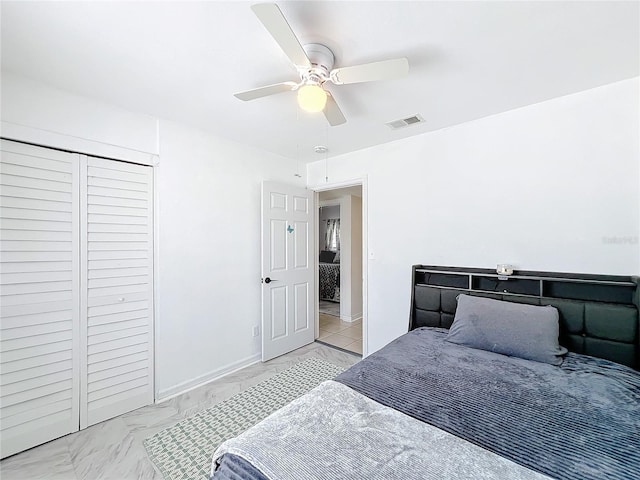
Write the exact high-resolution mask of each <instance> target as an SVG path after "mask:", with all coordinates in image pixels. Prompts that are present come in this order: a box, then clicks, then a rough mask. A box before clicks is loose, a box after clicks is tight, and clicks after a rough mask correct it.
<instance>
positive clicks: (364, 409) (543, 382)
mask: <svg viewBox="0 0 640 480" xmlns="http://www.w3.org/2000/svg"><path fill="white" fill-rule="evenodd" d="M639 295H640V293H639V288H638V278H637V277H621V276H602V275H576V274H561V273H549V272H515V274H514V275H512V276H511V277H501V276H498V275H497V274H496V273H495V272H492V271H490V270H485V269H465V268H452V267H439V266H423V265H416V266H414V268H413V272H412V300H411V308H410V319H409V329H408V330H409V332H408V333H407V334H405V335H403V336H401V337H399V338H398V339H396V340H394V341H393V342H391V343H390V344H389V345H387V346H386V347H384V348H383V349H381V350H379V351H378V352H375V353H374V354H372V355H370V356H368V357H367V358H365V359H364V360H362V361H361V362H359V363H357V364H356V365H354V366H353V367H351V368H350V369H348V370H347V371H345V372H344V373H343V374H341V375H339V376H338V377H337V378H336V379H335V380H334V381H329V382H325V383H323V384H322V385H320V386H319V387H317V388H316V389H314V390H312V391H311V392H309V393H308V394H306V395H304V396H303V397H301V398H299V399H298V400H296V401H294V402H292V403H291V404H290V405H288V406H287V407H285V408H283V409H282V410H280V411H278V412H276V413H275V414H273V415H272V416H270V417H268V418H267V419H265V420H264V421H263V422H261V423H260V424H258V425H256V426H255V427H253V428H251V429H249V430H248V431H247V432H245V433H244V434H242V435H240V436H239V437H237V438H235V439H231V440H229V441H227V442H225V443H223V444H222V445H221V446H220V447H219V448H218V449H217V450H216V452H215V454H214V457H213V462H212V478H213V479H215V480H218V479H225V480H226V479H257V480H264V479H270V480H276V479H277V480H284V479H298V480H303V479H312V478H327V479H329V478H331V479H340V478H343V479H347V478H363V479H364V478H367V479H370V478H371V479H375V478H379V479H392V478H398V479H413V478H415V479H422V478H426V479H462V478H464V479H476V478H483V479H496V480H497V479H505V478H509V479H536V480H537V479H548V478H554V479H560V480H578V479H580V480H596V479H603V478H607V479H614V480H617V479H619V480H623V479H624V480H627V479H634V478H640V372H638V369H639V368H640V351H639V350H640V340H639V333H638V330H639V319H638V306H639V303H640V302H639ZM492 309H494V310H492ZM496 309H497V310H496ZM505 311H506V312H508V313H509V315H507V316H505V318H499V317H500V315H502V314H501V313H500V314H496V312H505ZM487 312H488V313H489V314H487ZM513 312H517V313H518V314H519V315H520V317H518V318H523V319H526V320H527V321H522V322H521V321H520V320H518V322H520V323H518V322H512V320H511V319H512V318H515V317H514V316H513ZM496 315H497V316H496ZM531 315H533V316H531ZM487 317H489V318H490V319H492V320H490V321H489V324H490V325H489V327H490V330H483V329H485V328H487V323H483V322H484V320H483V318H487ZM493 319H497V320H495V322H497V323H493V324H491V322H492V321H494V320H493ZM534 319H535V321H534ZM454 320H455V322H454ZM508 322H512V323H508ZM554 322H555V323H554ZM516 323H517V324H516ZM554 325H555V327H554ZM496 327H497V328H496ZM554 328H555V330H554ZM469 329H471V330H469ZM470 332H471V333H473V335H471V336H469V333H470ZM514 332H516V333H517V335H515V334H514ZM522 332H526V335H523V334H522ZM465 335H466V337H465ZM554 335H555V345H547V343H548V341H549V342H552V340H553V338H552V337H553V336H554ZM525 337H526V340H525V341H523V338H525ZM496 338H498V339H501V340H500V341H497V340H496ZM532 338H535V339H536V340H535V341H530V339H532ZM558 338H559V339H560V342H559V344H558ZM505 339H506V340H505ZM502 340H505V342H503V343H500V342H501V341H502ZM484 341H488V342H489V347H486V346H484V347H483V345H482V342H484ZM469 342H470V343H469ZM476 342H479V344H476ZM470 345H473V346H470ZM496 345H507V346H508V349H509V350H508V351H507V352H506V353H508V354H504V353H505V352H504V351H503V352H502V353H500V352H497V351H496V349H499V348H502V347H496ZM563 346H564V347H567V348H568V350H569V352H568V353H565V349H564V347H563ZM547 347H549V348H547ZM532 359H536V360H535V361H534V360H532Z"/></svg>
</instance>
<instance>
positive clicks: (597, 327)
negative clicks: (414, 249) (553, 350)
mask: <svg viewBox="0 0 640 480" xmlns="http://www.w3.org/2000/svg"><path fill="white" fill-rule="evenodd" d="M639 281H640V279H639V278H638V277H631V276H616V275H589V274H571V273H558V272H534V271H525V270H520V271H516V272H514V274H513V275H510V276H508V277H504V276H500V275H498V274H497V273H496V272H495V270H491V269H482V268H469V267H465V268H461V267H441V266H433V265H414V266H413V271H412V297H411V314H410V320H409V329H410V330H412V329H414V328H418V327H421V326H431V327H444V328H449V327H450V326H451V324H452V323H453V319H454V316H455V310H456V306H457V302H456V298H457V296H458V295H459V294H461V293H465V294H468V295H478V296H484V297H489V298H495V299H497V300H504V301H509V302H517V303H528V304H532V305H551V306H554V307H556V308H557V309H558V311H559V313H560V340H561V343H563V345H564V346H566V347H567V348H569V350H571V351H574V352H577V353H585V354H587V355H593V356H597V357H602V358H607V359H610V360H614V361H616V362H619V363H623V364H625V365H629V366H632V367H634V368H638V367H640V320H639V313H638V310H639V309H640V288H639V287H638V283H639Z"/></svg>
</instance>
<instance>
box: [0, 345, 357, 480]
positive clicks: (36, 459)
mask: <svg viewBox="0 0 640 480" xmlns="http://www.w3.org/2000/svg"><path fill="white" fill-rule="evenodd" d="M312 357H315V358H320V359H323V360H326V361H327V362H331V363H333V364H335V365H340V366H343V367H350V366H351V365H353V364H354V363H356V362H357V361H358V360H359V358H358V357H356V356H354V355H350V354H348V353H344V352H340V351H338V350H335V349H333V348H330V347H327V346H324V345H321V344H319V343H312V344H310V345H307V346H305V347H302V348H300V349H298V350H295V351H293V352H291V353H288V354H286V355H283V356H281V357H278V358H275V359H273V360H270V361H269V362H266V363H256V364H254V365H251V366H249V367H246V368H244V369H242V370H239V371H237V372H235V373H232V374H229V375H227V376H225V377H223V378H221V379H219V380H216V381H214V382H211V383H208V384H206V385H204V386H202V387H199V388H197V389H194V390H191V391H190V392H187V393H184V394H182V395H180V396H178V397H175V398H172V399H171V400H167V401H166V402H163V403H160V404H157V405H150V406H148V407H143V408H140V409H138V410H135V411H133V412H130V413H127V414H125V415H122V416H119V417H116V418H113V419H111V420H107V421H105V422H102V423H99V424H97V425H94V426H92V427H89V428H87V429H85V430H82V431H80V432H77V433H72V434H70V435H67V436H64V437H62V438H59V439H57V440H53V441H51V442H48V443H45V444H44V445H40V446H38V447H34V448H32V449H30V450H27V451H26V452H22V453H19V454H16V455H14V456H12V457H9V458H6V459H4V460H2V461H1V462H0V479H2V480H25V479H29V480H37V479H47V480H89V479H90V480H98V479H100V480H129V479H132V480H134V479H135V480H138V479H144V480H162V475H160V473H158V472H157V471H156V470H155V468H154V466H153V464H152V463H151V461H150V460H149V458H148V457H147V452H146V450H145V448H144V446H143V444H142V442H143V440H144V439H145V438H147V437H149V436H151V435H153V434H155V433H156V432H159V431H160V430H163V429H164V428H167V427H170V426H171V425H173V424H175V423H177V422H179V421H180V420H182V419H184V418H186V417H189V416H190V415H193V414H195V413H197V412H199V411H201V410H204V409H206V408H209V407H211V406H212V405H215V404H216V403H219V402H222V401H223V400H226V399H227V398H229V397H232V396H233V395H235V394H236V393H239V392H241V391H242V390H245V389H246V388H249V387H251V386H253V385H255V384H257V383H260V382H261V381H263V380H265V379H267V378H269V377H270V376H272V375H274V374H276V373H278V372H281V371H282V370H285V369H287V368H289V367H291V366H293V365H294V364H296V363H297V362H299V361H301V360H304V359H307V358H312ZM212 453H213V452H212Z"/></svg>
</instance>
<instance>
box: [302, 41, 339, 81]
mask: <svg viewBox="0 0 640 480" xmlns="http://www.w3.org/2000/svg"><path fill="white" fill-rule="evenodd" d="M302 48H304V51H305V52H306V54H307V57H309V61H310V62H311V68H307V69H303V70H301V71H300V77H301V78H302V80H303V81H304V82H305V83H316V84H322V83H324V82H325V81H326V80H328V79H329V72H331V69H333V63H334V62H335V57H334V55H333V52H332V51H331V50H330V49H329V48H328V47H327V46H325V45H322V44H320V43H308V44H307V45H304V46H303V47H302Z"/></svg>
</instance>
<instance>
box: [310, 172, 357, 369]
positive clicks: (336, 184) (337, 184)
mask: <svg viewBox="0 0 640 480" xmlns="http://www.w3.org/2000/svg"><path fill="white" fill-rule="evenodd" d="M368 181H369V178H368V176H367V175H363V176H362V177H359V178H355V179H352V180H344V181H341V182H334V183H322V184H319V185H307V188H308V189H309V190H313V191H314V192H316V198H319V194H318V192H323V191H325V190H336V189H338V188H343V187H354V186H357V185H360V186H361V187H362V316H361V318H362V357H363V358H364V357H366V356H367V355H369V334H368V327H369V320H368V319H369V315H368V312H369V293H368V286H369V200H368V191H369V190H368ZM315 216H316V218H315V222H316V225H317V224H318V222H319V220H320V214H319V212H318V208H316V209H315ZM317 237H318V236H317V235H316V240H315V245H316V247H315V248H316V250H315V251H316V252H317V251H319V250H318V247H319V245H318V238H317ZM318 264H319V260H318V255H315V269H316V281H318V270H319V268H320V267H319V265H318ZM316 290H318V289H316ZM319 318H320V314H319V311H318V298H317V293H316V319H315V320H316V338H317V336H318V334H319ZM356 320H358V319H357V318H356V319H354V320H352V321H356Z"/></svg>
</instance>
